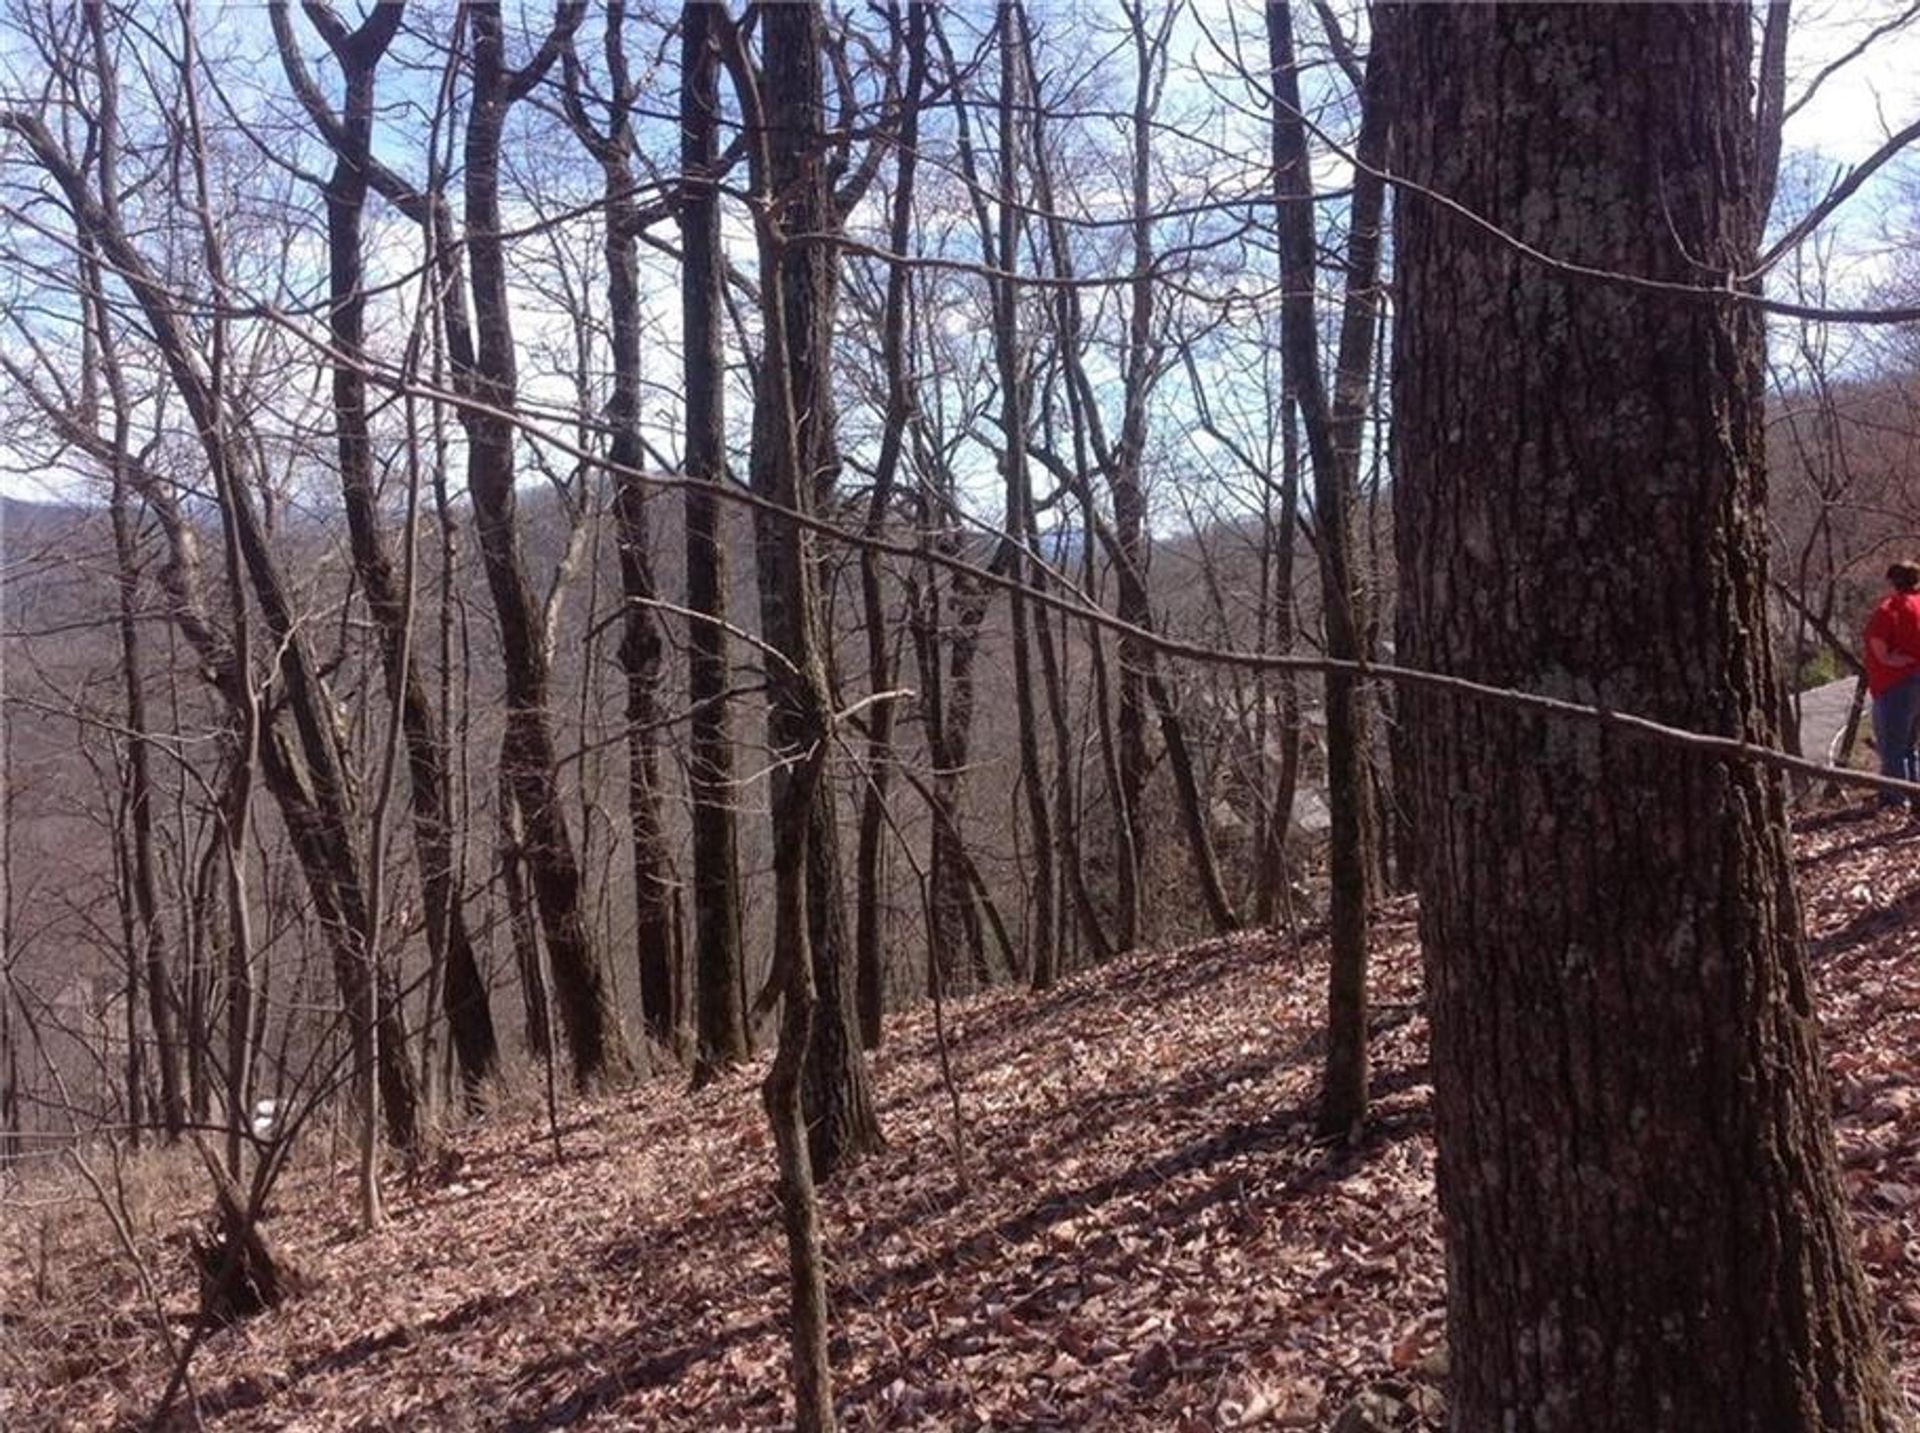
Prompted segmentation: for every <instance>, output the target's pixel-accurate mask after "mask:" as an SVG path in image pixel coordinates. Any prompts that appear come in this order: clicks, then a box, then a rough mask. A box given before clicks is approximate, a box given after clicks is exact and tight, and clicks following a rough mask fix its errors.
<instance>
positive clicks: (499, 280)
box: [461, 3, 632, 1086]
mask: <svg viewBox="0 0 1920 1433" xmlns="http://www.w3.org/2000/svg"><path fill="white" fill-rule="evenodd" d="M582 8H583V7H582V5H581V4H579V3H567V4H563V5H562V6H561V7H560V10H559V14H558V17H557V19H556V22H555V26H554V29H553V31H552V32H551V33H549V35H548V36H547V39H546V42H545V43H544V44H543V45H542V47H541V49H540V51H539V52H538V53H537V54H536V55H535V56H534V58H533V59H532V60H530V61H529V62H528V63H527V65H526V66H524V67H523V68H520V69H510V68H508V67H507V64H506V59H505V53H504V51H505V44H506V41H505V34H504V22H503V20H502V17H501V13H500V10H499V8H498V7H496V6H488V5H479V6H475V7H474V8H473V9H472V10H471V11H470V12H469V16H470V22H471V24H472V28H473V79H472V86H473V100H472V107H471V111H470V113H469V116H468V122H467V139H466V226H467V254H468V265H469V268H470V270H471V272H472V283H473V328H474V339H475V344H474V352H473V366H472V368H471V370H470V371H468V372H466V373H464V374H462V375H461V377H462V380H463V382H464V383H465V385H466V387H467V390H468V393H469V394H470V396H472V397H473V398H476V399H478V400H479V402H480V403H481V404H482V405H484V406H483V407H479V408H468V409H466V410H465V412H464V419H465V423H466V429H467V489H468V491H469V492H470V493H471V494H472V496H473V509H474V526H475V527H476V529H477V530H478V533H479V537H480V553H481V558H482V561H483V565H484V566H485V568H486V574H487V586H488V588H489V590H490V591H491V592H492V594H493V605H494V611H495V614H496V615H497V616H498V618H499V623H500V645H501V655H502V659H503V661H504V664H505V668H506V689H507V690H506V702H507V713H506V718H507V735H506V743H505V746H504V748H503V750H502V753H501V762H502V766H503V768H504V771H505V774H506V776H507V779H508V780H510V781H511V782H512V783H513V792H514V803H515V805H516V806H517V807H518V808H519V812H520V818H521V820H522V821H523V822H524V824H525V835H526V840H525V845H524V855H525V859H526V863H527V869H528V873H529V875H530V877H531V880H532V885H533V896H534V903H535V905H536V906H537V907H538V909H539V912H540V924H541V928H542V932H543V933H544V935H545V936H546V942H547V959H548V961H549V963H550V965H551V967H552V970H553V982H554V994H555V996H556V998H557V1002H558V1004H559V1007H560V1018H561V1023H562V1024H563V1025H564V1027H565V1029H566V1033H567V1046H568V1050H569V1052H570V1054H571V1056H572V1060H573V1074H574V1080H575V1082H576V1083H577V1084H580V1085H582V1086H587V1085H592V1084H595V1083H598V1082H601V1081H607V1080H617V1079H620V1078H622V1077H624V1076H625V1075H627V1074H628V1073H629V1072H630V1070H631V1068H632V1062H631V1059H630V1057H629V1055H628V1052H627V1043H626V1036H625V1035H624V1034H623V1033H622V1031H621V1028H620V1014H619V1011H618V1009H617V1008H616V1007H615V1003H614V1000H613V993H612V989H611V987H610V986H609V984H608V981H607V976H606V971H605V968H604V967H603V965H602V963H601V960H600V954H599V952H598V951H597V950H596V949H595V948H594V945H593V941H592V938H591V936H590V934H589V932H588V928H587V921H586V916H585V912H584V910H583V909H582V892H581V881H580V867H579V863H578V861H577V860H576V858H575V855H574V843H573V834H572V832H571V830H570V829H569V826H568V822H567V815H566V809H565V805H564V803H563V801H562V795H561V788H560V778H559V771H558V767H557V754H556V752H555V749H554V742H553V727H552V712H551V710H550V701H551V698H550V690H549V688H550V676H551V674H550V671H549V662H548V657H547V647H546V643H545V641H544V640H543V638H542V633H541V627H540V621H539V617H538V614H537V612H536V609H535V604H534V600H533V594H532V593H531V591H530V590H529V589H528V586H527V576H526V564H525V562H524V560H523V558H522V555H521V551H520V532H519V525H518V521H517V519H516V516H515V509H516V506H517V503H516V499H515V493H514V475H515V462H514V431H515V430H514V424H513V422H512V420H511V419H510V418H509V417H508V416H506V415H507V414H508V413H509V412H510V411H511V410H512V408H513V405H514V402H515V394H516V388H517V362H516V359H515V354H514V338H513V322H512V306H511V302H510V298H509V295H508V287H507V267H506V246H505V240H504V239H503V238H502V234H501V229H502V223H501V217H500V140H501V133H502V130H503V127H504V126H505V123H506V118H507V111H508V110H509V109H510V108H511V106H512V105H513V104H514V102H515V101H516V100H518V99H520V98H521V97H522V96H524V95H525V94H526V93H528V92H529V91H530V90H531V89H532V88H533V86H534V85H536V84H538V83H539V81H540V80H541V79H542V78H543V77H544V76H545V75H546V73H547V71H548V70H550V69H551V68H552V65H553V61H554V59H555V58H556V56H557V55H558V52H559V48H560V46H561V45H562V44H563V43H564V42H565V40H566V39H567V37H568V36H569V35H571V33H572V31H573V29H574V28H575V27H576V26H577V25H578V24H579V22H580V18H581V14H582Z"/></svg>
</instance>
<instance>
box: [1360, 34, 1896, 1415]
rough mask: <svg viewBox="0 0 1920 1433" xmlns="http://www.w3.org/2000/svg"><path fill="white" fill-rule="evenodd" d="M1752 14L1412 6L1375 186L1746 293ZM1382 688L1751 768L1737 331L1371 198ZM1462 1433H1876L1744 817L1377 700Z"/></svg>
mask: <svg viewBox="0 0 1920 1433" xmlns="http://www.w3.org/2000/svg"><path fill="white" fill-rule="evenodd" d="M1750 27H1751V17H1750V15H1749V13H1748V11H1747V10H1746V8H1744V7H1722V6H1689V5H1636V6H1621V7H1612V6H1604V7H1603V6H1558V5H1524V6H1502V7H1497V8H1496V7H1491V6H1487V7H1482V6H1473V5H1460V6H1447V7H1440V6H1418V5H1415V6H1408V7H1406V9H1405V10H1404V12H1402V13H1401V14H1400V15H1399V16H1398V17H1397V20H1396V22H1395V28H1396V31H1397V32H1398V34H1397V43H1396V45H1395V49H1396V54H1397V64H1398V65H1399V66H1401V67H1403V68H1401V74H1402V75H1403V77H1404V81H1405V86H1406V89H1405V92H1406V93H1407V94H1409V95H1416V96H1419V97H1420V104H1419V106H1418V107H1417V108H1409V110H1408V111H1407V112H1406V114H1405V116H1404V119H1403V131H1402V133H1403V135H1404V139H1403V141H1402V149H1401V152H1400V167H1401V169H1402V171H1403V173H1404V175H1405V177H1406V178H1407V179H1408V180H1409V181H1410V182H1411V183H1413V184H1417V185H1420V186H1426V187H1429V188H1431V189H1432V190H1435V191H1437V192H1438V193H1440V194H1444V195H1446V196H1448V197H1449V198H1451V199H1453V200H1456V201H1458V202H1459V203H1460V204H1463V205H1464V206H1466V207H1467V209H1469V210H1471V211H1472V212H1473V213H1475V214H1478V215H1481V216H1484V218H1485V219H1486V220H1488V221H1489V222H1491V223H1492V224H1493V225H1496V226H1498V227H1499V229H1501V230H1502V231H1504V232H1505V233H1508V234H1511V235H1513V236H1514V237H1516V238H1518V239H1520V240H1523V241H1525V242H1526V243H1528V244H1530V245H1534V246H1537V247H1538V248H1539V249H1541V250H1544V251H1546V252H1547V253H1550V254H1552V255H1554V256H1556V257H1557V258H1560V259H1564V260H1568V261H1573V262H1577V263H1581V264H1587V265H1593V266H1596V267H1598V268H1601V269H1605V270H1610V271H1622V272H1627V273H1632V274H1636V275H1645V276H1649V277H1653V278H1658V279H1664V280H1666V281H1668V282H1680V283H1698V284H1700V285H1701V286H1702V287H1703V288H1704V287H1708V286H1711V285H1715V284H1717V283H1719V282H1722V281H1723V279H1722V278H1721V277H1720V276H1724V275H1726V274H1728V273H1741V272H1744V271H1746V270H1747V269H1748V268H1749V267H1750V266H1751V263H1752V261H1753V257H1754V249H1755V241H1756V235H1757V229H1758V224H1757V216H1756V212H1755V202H1754V201H1755V193H1754V187H1753V183H1752V170H1751V161H1752V148H1753V126H1752V119H1751V116H1750V114H1749V111H1748V108H1747V97H1748V87H1749V73H1750V71H1749V62H1750V58H1751V37H1750ZM1397 202H1398V211H1397V212H1398V217H1397V223H1396V235H1397V244H1396V257H1397V263H1398V266H1399V268H1398V272H1399V277H1400V283H1401V288H1402V298H1401V303H1400V309H1399V312H1400V326H1399V330H1398V338H1397V342H1396V345H1395V360H1394V363H1395V388H1394V413H1395V419H1396V422H1397V424H1398V425H1399V426H1398V443H1399V447H1398V454H1397V457H1398V463H1399V472H1398V477H1397V483H1396V489H1395V498H1396V533H1397V544H1398V554H1399V570H1400V574H1401V584H1402V586H1401V592H1400V605H1399V631H1400V652H1401V660H1403V661H1405V662H1406V663H1408V664H1409V665H1411V666H1414V667H1419V668H1431V669H1434V670H1437V671H1440V672H1445V673H1451V674H1455V675H1459V676H1462V677H1468V678H1471V679H1474V680H1476V681H1481V682H1488V683H1492V684H1495V685H1499V686H1511V687H1517V688H1522V689H1525V690H1528V691H1532V692H1539V693H1544V694H1547V695H1552V696H1559V697H1567V698H1572V699H1575V700H1579V701H1582V702H1592V703H1598V704H1600V705H1602V706H1605V707H1610V708H1615V709H1619V710H1623V711H1632V712H1636V713H1642V714H1645V715H1646V716H1649V717H1652V718H1654V719H1656V720H1659V721H1663V722H1670V723H1672V724H1673V725H1676V726H1680V727H1686V728H1689V729H1693V730H1700V731H1708V732H1717V733H1722V734H1726V735H1734V736H1739V737H1741V738H1743V739H1745V740H1749V741H1755V742H1760V743H1771V742H1772V740H1773V737H1774V731H1773V729H1772V717H1771V690H1772V674H1771V672H1770V670H1769V667H1770V656H1769V653H1768V651H1767V646H1766V642H1765V640H1764V636H1763V634H1764V632H1765V630H1766V613H1765V594H1766V580H1765V579H1766V533H1765V527H1764V523H1763V505H1764V491H1765V476H1764V472H1763V469H1762V460H1763V452H1764V448H1763V443H1762V432H1761V423H1760V418H1761V413H1760V393H1761V384H1760V359H1761V337H1762V335H1761V326H1760V322H1759V318H1758V315H1757V314H1756V313H1755V312H1754V311H1753V310H1752V309H1750V308H1746V307H1743V306H1740V305H1737V304H1730V303H1727V302H1725V301H1720V300H1714V299H1709V298H1701V299H1699V300H1697V301H1690V300H1687V299H1684V298H1676V297H1674V296H1671V295H1658V296H1656V295H1649V294H1645V293H1639V292H1630V291H1626V290H1623V289H1621V288H1619V287H1616V286H1612V285H1608V284H1604V283H1590V282H1576V281H1570V280H1569V279H1568V278H1567V277H1565V276H1563V275H1561V274H1557V273H1554V272H1551V271H1549V270H1548V269H1546V268H1544V267H1542V266H1540V265H1539V264H1537V263H1533V262H1530V261H1528V260H1527V259H1525V258H1523V257H1520V256H1518V255H1516V254H1515V253H1514V252H1513V250H1512V249H1511V248H1510V247H1509V246H1507V245H1506V244H1504V243H1502V242H1501V241H1500V240H1499V239H1497V238H1495V237H1492V236H1491V235H1489V234H1488V233H1486V232H1485V231H1484V230H1483V229H1481V228H1480V227H1478V226H1476V225H1474V224H1471V223H1469V222H1466V221H1464V220H1462V219H1461V218H1459V217H1458V216H1456V215H1452V214H1449V213H1447V212H1446V211H1444V210H1442V209H1441V208H1440V207H1439V206H1438V205H1437V204H1435V203H1434V202H1432V201H1430V200H1428V199H1427V198H1425V197H1424V196H1423V195H1421V194H1419V193H1415V192H1410V191H1402V192H1401V193H1400V195H1399V197H1398V201H1397ZM1401 719H1402V721H1403V723H1404V725H1405V727H1406V732H1407V740H1408V746H1409V749H1410V750H1413V751H1417V752H1418V754H1419V760H1418V761H1417V762H1416V763H1412V764H1410V765H1409V767H1408V770H1407V777H1408V790H1407V795H1408V796H1409V797H1410V798H1411V801H1412V805H1413V809H1414V812H1415V815H1416V818H1417V820H1418V822H1419V829H1420V839H1419V859H1418V866H1419V887H1420V897H1421V916H1420V925H1421V935H1422V940H1423V943H1424V946H1425V950H1426V967H1427V989H1428V1003H1429V1008H1430V1011H1431V1016H1432V1022H1433V1062H1434V1085H1435V1115H1436V1133H1437V1137H1438V1141H1439V1151H1440V1157H1439V1193H1440V1202H1441V1207H1442V1210H1443V1211H1444V1213H1445V1216H1446V1233H1447V1266H1448V1300H1447V1302H1448V1322H1449V1331H1450V1349H1451V1362H1452V1385H1453V1386H1452V1395H1451V1402H1450V1417H1451V1419H1452V1422H1453V1426H1454V1427H1456V1428H1460V1429H1475V1430H1478V1429H1486V1428H1505V1429H1512V1430H1516V1433H1523V1431H1524V1430H1579V1433H1603V1430H1610V1429H1618V1430H1623V1433H1624V1430H1628V1429H1633V1430H1639V1429H1647V1428H1687V1429H1694V1430H1716V1429H1725V1430H1733V1429H1740V1430H1763V1429H1764V1430H1795V1429H1804V1430H1813V1429H1823V1430H1867V1429H1871V1430H1882V1429H1893V1428H1896V1427H1900V1426H1904V1419H1903V1417H1902V1415H1901V1413H1900V1412H1899V1410H1898V1408H1897V1404H1896V1396H1895V1393H1894V1390H1893V1388H1892V1385H1891V1383H1890V1380H1889V1376H1888V1370H1887V1366H1886V1363H1885V1360H1884V1359H1883V1357H1882V1355H1881V1353H1880V1349H1879V1340H1878V1336H1877V1332H1876V1330H1875V1327H1874V1319H1873V1313H1872V1306H1871V1304H1870V1302H1869V1299H1868V1294H1867V1289H1866V1286H1865V1283H1864V1281H1863V1278H1862V1275H1861V1272H1860V1269H1859V1265H1858V1263H1857V1261H1856V1258H1855V1254H1854V1249H1853V1236H1852V1231H1851V1229H1850V1228H1849V1226H1848V1219H1847V1213H1846V1208H1845V1204H1844V1202H1843V1199H1842V1194H1841V1188H1840V1184H1839V1179H1838V1171H1837V1167H1836V1162H1835V1158H1834V1152H1833V1137H1832V1130H1831V1127H1830V1121H1829V1114H1828V1103H1827V1100H1828V1097H1827V1093H1826V1073H1825V1067H1824V1065H1823V1064H1822V1061H1821V1058H1820V1050H1819V1046H1818V1042H1817V1039H1816V1029H1815V1015H1814V1011H1813V1008H1812V998H1811V995H1810V992H1809V990H1808V980H1807V969H1806V961H1805V956H1804V952H1803V950H1802V947H1801V940H1800V914H1799V910H1798V907H1797V903H1796V900H1795V895H1794V889H1793V880H1792V869H1791V865H1790V860H1789V853H1788V849H1787V845H1786V827H1785V817H1784V810H1783V804H1782V799H1781V790H1780V783H1779V781H1778V779H1777V778H1776V777H1775V776H1773V775H1772V774H1770V773H1768V772H1766V771H1765V770H1764V769H1763V768H1761V767H1758V766H1737V767H1736V766H1729V765H1722V764H1719V763H1708V762H1703V761H1701V760H1699V759H1697V758H1696V757H1693V756H1690V755H1689V754H1687V753H1684V752H1680V751H1675V750H1670V749H1666V748H1661V747H1655V746H1650V745H1646V744H1643V743H1635V744H1628V743H1624V742H1620V741H1618V740H1615V739H1612V738H1610V737H1609V736H1608V734H1607V731H1606V730H1605V728H1604V727H1596V726H1581V727H1572V726H1568V725H1565V724H1560V723H1553V722H1548V721H1544V720H1541V719H1537V718H1535V717H1531V716H1526V715H1523V714H1520V713H1517V712H1513V711H1509V710H1507V709H1504V708H1501V707H1498V706H1493V705H1486V704H1474V705H1466V704H1463V703H1459V702H1456V701H1454V700H1451V699H1448V698H1444V697H1441V696H1438V695H1436V694H1433V693H1430V692H1425V691H1422V690H1420V689H1410V690H1408V691H1406V692H1405V693H1404V694H1403V703H1402V718H1401Z"/></svg>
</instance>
